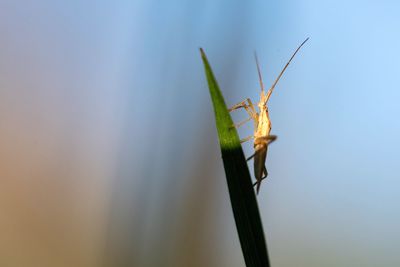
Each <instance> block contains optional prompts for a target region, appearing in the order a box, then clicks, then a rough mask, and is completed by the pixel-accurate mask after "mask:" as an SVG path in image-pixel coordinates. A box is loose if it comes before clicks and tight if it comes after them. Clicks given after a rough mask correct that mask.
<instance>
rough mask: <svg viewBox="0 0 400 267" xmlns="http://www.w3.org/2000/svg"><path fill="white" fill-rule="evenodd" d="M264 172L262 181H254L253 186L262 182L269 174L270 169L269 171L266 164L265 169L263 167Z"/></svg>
mask: <svg viewBox="0 0 400 267" xmlns="http://www.w3.org/2000/svg"><path fill="white" fill-rule="evenodd" d="M263 174H264V175H263V176H262V177H261V180H260V181H257V182H254V184H253V186H256V185H257V184H258V183H261V181H262V180H264V179H265V178H267V176H268V171H267V167H265V166H264V169H263Z"/></svg>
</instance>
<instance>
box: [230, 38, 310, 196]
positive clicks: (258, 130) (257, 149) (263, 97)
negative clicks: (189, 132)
mask: <svg viewBox="0 0 400 267" xmlns="http://www.w3.org/2000/svg"><path fill="white" fill-rule="evenodd" d="M308 39H309V38H307V39H305V40H304V41H303V42H302V43H301V44H300V46H299V47H298V48H297V49H296V51H295V52H294V53H293V55H292V57H291V58H290V59H289V61H288V62H287V63H286V65H285V67H284V68H283V69H282V71H281V72H280V74H279V75H278V77H277V78H276V80H275V81H274V83H273V84H272V86H271V87H270V88H269V90H268V92H267V93H265V89H264V83H263V79H262V75H261V69H260V65H259V63H258V58H257V54H256V53H254V57H255V61H256V65H257V72H258V78H259V82H260V87H261V93H260V101H259V102H258V105H257V106H258V110H259V112H257V111H256V109H255V107H254V105H253V103H252V102H251V100H250V98H247V99H245V100H244V101H242V102H240V103H238V104H236V105H234V106H233V107H231V108H230V109H229V112H232V111H234V110H237V109H241V108H244V109H245V110H246V112H247V114H248V115H249V118H247V119H246V120H244V121H242V122H240V123H238V124H235V125H233V126H232V127H236V128H238V127H240V126H242V125H244V124H245V123H246V122H248V121H251V120H252V121H253V123H254V134H253V135H250V136H248V137H246V138H244V139H242V140H240V142H241V143H245V142H247V141H250V140H252V139H254V143H253V145H254V154H253V155H251V156H250V157H249V158H247V161H249V160H250V159H253V158H254V176H255V178H256V182H255V183H254V185H253V186H256V192H257V194H258V193H259V191H260V186H261V181H262V180H264V179H265V178H267V176H268V171H267V167H266V166H265V162H266V159H267V152H268V146H269V144H271V143H272V142H273V141H275V140H276V138H277V136H276V135H270V132H271V119H270V117H269V113H268V101H269V99H270V97H271V94H272V92H273V91H274V89H275V86H276V84H277V83H278V81H279V80H280V78H281V77H282V75H283V73H284V72H285V70H286V69H287V67H288V66H289V64H290V62H291V61H292V60H293V58H294V57H295V55H296V54H297V52H298V51H299V50H300V48H301V47H302V46H303V45H304V44H305V43H306V42H307V41H308Z"/></svg>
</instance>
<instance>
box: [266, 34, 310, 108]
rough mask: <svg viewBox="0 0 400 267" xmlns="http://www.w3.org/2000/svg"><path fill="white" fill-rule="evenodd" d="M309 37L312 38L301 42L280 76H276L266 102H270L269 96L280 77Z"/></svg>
mask: <svg viewBox="0 0 400 267" xmlns="http://www.w3.org/2000/svg"><path fill="white" fill-rule="evenodd" d="M308 39H310V38H307V39H305V40H304V41H303V42H302V43H301V45H300V46H299V47H298V48H297V49H296V51H294V53H293V55H292V57H291V58H290V59H289V61H288V62H287V63H286V65H285V67H284V68H283V69H282V71H281V73H280V74H279V76H278V78H276V80H275V82H274V83H273V84H272V86H271V88H270V89H269V90H268V93H267V100H266V102H268V100H269V98H270V97H271V94H272V91H273V90H274V88H275V85H276V84H277V83H278V81H279V79H280V78H281V77H282V74H283V73H284V72H285V70H286V68H287V67H288V66H289V64H290V62H291V61H292V59H293V58H294V56H295V55H296V54H297V52H298V51H299V50H300V48H301V47H302V46H303V45H304V44H305V43H306V42H307V41H308Z"/></svg>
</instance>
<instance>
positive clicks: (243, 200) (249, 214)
mask: <svg viewBox="0 0 400 267" xmlns="http://www.w3.org/2000/svg"><path fill="white" fill-rule="evenodd" d="M200 52H201V57H202V59H203V63H204V68H205V72H206V77H207V81H208V88H209V91H210V95H211V100H212V103H213V107H214V113H215V122H216V126H217V132H218V138H219V143H220V147H221V153H222V160H223V164H224V169H225V174H226V181H227V184H228V190H229V196H230V200H231V205H232V211H233V216H234V218H235V223H236V229H237V232H238V235H239V240H240V245H241V248H242V252H243V257H244V261H245V263H246V266H247V267H266V266H270V265H269V259H268V252H267V245H266V242H265V237H264V231H263V227H262V223H261V218H260V213H259V211H258V205H257V201H256V196H255V193H254V189H253V185H252V181H251V177H250V173H249V170H248V167H247V162H246V159H245V156H244V153H243V150H242V147H241V144H240V139H239V135H238V133H237V131H236V129H235V128H234V127H232V125H233V121H232V118H231V116H230V114H229V111H228V108H227V107H226V104H225V101H224V98H223V96H222V93H221V91H220V89H219V87H218V84H217V81H216V79H215V77H214V74H213V72H212V70H211V67H210V65H209V63H208V60H207V57H206V55H205V53H204V51H203V49H201V48H200Z"/></svg>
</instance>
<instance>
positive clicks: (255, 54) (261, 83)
mask: <svg viewBox="0 0 400 267" xmlns="http://www.w3.org/2000/svg"><path fill="white" fill-rule="evenodd" d="M254 58H255V59H256V65H257V72H258V78H259V80H260V86H261V92H264V91H265V90H264V83H263V80H262V76H261V70H260V65H259V64H258V57H257V52H256V51H254Z"/></svg>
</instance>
